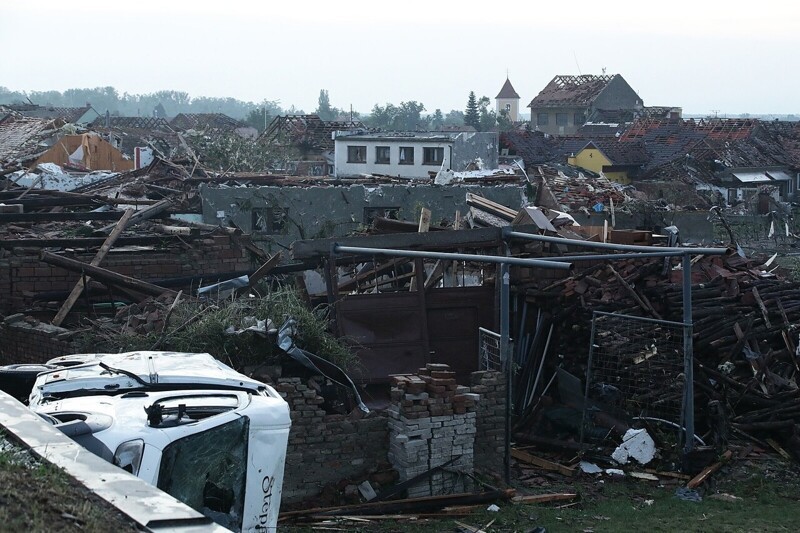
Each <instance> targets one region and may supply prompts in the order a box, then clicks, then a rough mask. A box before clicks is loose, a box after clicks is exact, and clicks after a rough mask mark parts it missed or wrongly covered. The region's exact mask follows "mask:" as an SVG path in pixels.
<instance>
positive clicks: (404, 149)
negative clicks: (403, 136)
mask: <svg viewBox="0 0 800 533" xmlns="http://www.w3.org/2000/svg"><path fill="white" fill-rule="evenodd" d="M399 163H400V164H401V165H413V164H414V147H413V146H401V147H400V160H399Z"/></svg>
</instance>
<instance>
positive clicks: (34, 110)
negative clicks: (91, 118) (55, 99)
mask: <svg viewBox="0 0 800 533" xmlns="http://www.w3.org/2000/svg"><path fill="white" fill-rule="evenodd" d="M2 107H5V108H7V109H9V110H11V111H16V112H17V113H19V114H21V115H22V116H25V117H29V118H41V119H51V120H52V119H56V118H60V119H63V120H64V121H65V122H73V123H74V122H77V121H78V120H79V119H80V118H81V117H82V116H83V115H85V114H86V112H87V111H89V110H90V109H92V106H90V105H89V104H87V105H85V106H83V107H53V106H40V105H36V104H11V105H6V106H2Z"/></svg>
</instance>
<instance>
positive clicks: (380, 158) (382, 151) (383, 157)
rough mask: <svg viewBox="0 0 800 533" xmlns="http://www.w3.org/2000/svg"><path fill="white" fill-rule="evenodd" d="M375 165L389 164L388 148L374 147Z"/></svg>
mask: <svg viewBox="0 0 800 533" xmlns="http://www.w3.org/2000/svg"><path fill="white" fill-rule="evenodd" d="M375 163H378V164H379V165H388V164H389V147H388V146H376V147H375Z"/></svg>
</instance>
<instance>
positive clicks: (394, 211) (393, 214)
mask: <svg viewBox="0 0 800 533" xmlns="http://www.w3.org/2000/svg"><path fill="white" fill-rule="evenodd" d="M375 217H380V218H391V219H392V220H398V219H399V218H400V208H399V207H365V208H364V225H365V226H370V225H372V221H373V220H375Z"/></svg>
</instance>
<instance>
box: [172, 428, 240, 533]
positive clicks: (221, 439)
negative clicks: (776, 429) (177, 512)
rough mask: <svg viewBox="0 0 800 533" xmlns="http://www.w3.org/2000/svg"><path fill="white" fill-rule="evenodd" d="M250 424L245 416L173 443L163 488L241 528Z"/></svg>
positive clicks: (221, 521)
mask: <svg viewBox="0 0 800 533" xmlns="http://www.w3.org/2000/svg"><path fill="white" fill-rule="evenodd" d="M249 429H250V419H249V418H247V417H240V418H238V419H236V420H234V421H232V422H228V423H227V424H222V425H221V426H217V427H215V428H212V429H209V430H207V431H204V432H202V433H197V434H195V435H189V436H188V437H184V438H182V439H179V440H176V441H175V442H172V443H171V444H168V445H167V446H166V447H165V448H164V452H163V453H162V455H161V466H160V467H159V470H158V484H157V486H158V488H159V489H161V490H163V491H164V492H166V493H168V494H170V495H172V496H174V497H175V498H177V499H179V500H180V501H182V502H183V503H185V504H186V505H188V506H189V507H192V508H193V509H195V510H197V511H199V512H201V513H203V514H204V515H206V516H208V517H209V518H211V519H212V520H214V521H215V522H217V523H218V524H220V525H222V526H224V527H227V528H228V529H232V530H235V531H239V530H241V528H242V514H243V511H244V497H245V483H246V481H247V465H248V461H247V445H248V438H249Z"/></svg>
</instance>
